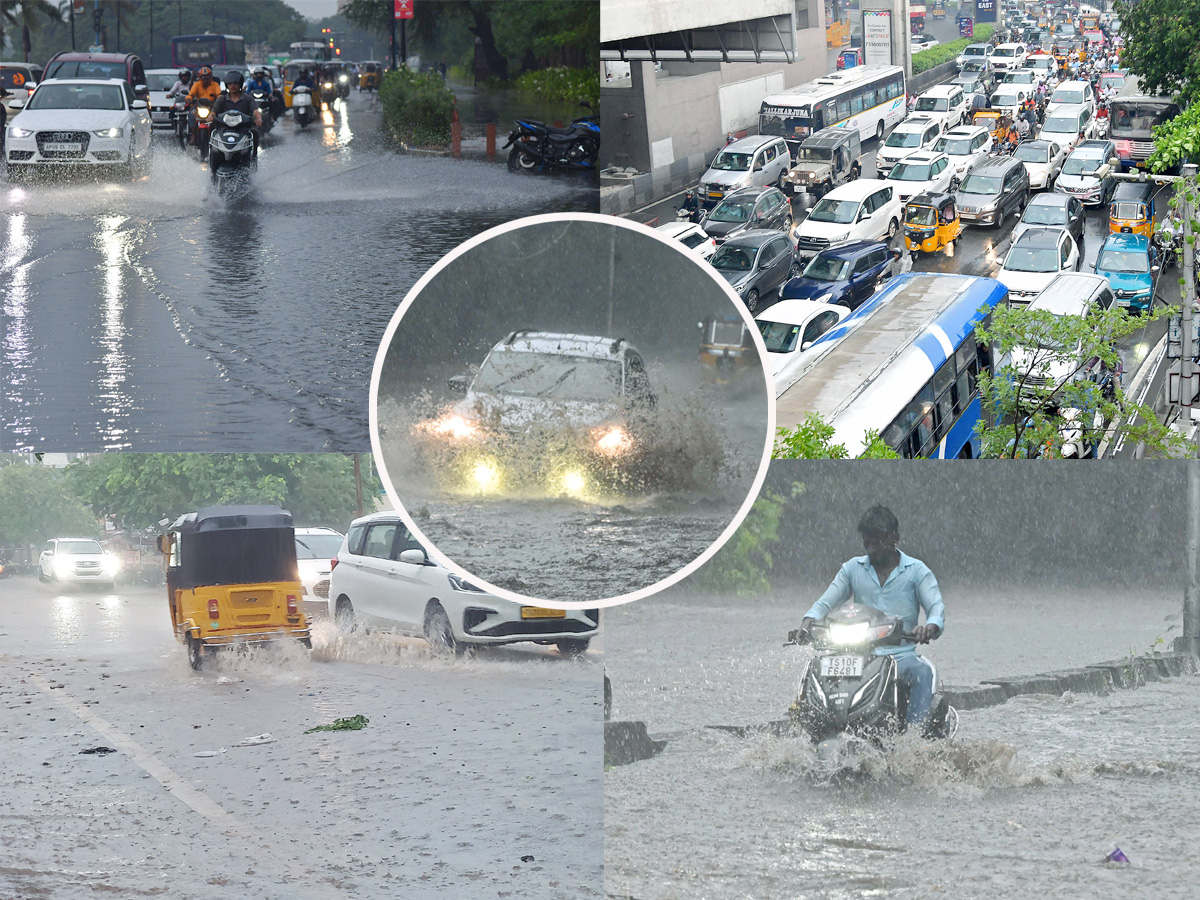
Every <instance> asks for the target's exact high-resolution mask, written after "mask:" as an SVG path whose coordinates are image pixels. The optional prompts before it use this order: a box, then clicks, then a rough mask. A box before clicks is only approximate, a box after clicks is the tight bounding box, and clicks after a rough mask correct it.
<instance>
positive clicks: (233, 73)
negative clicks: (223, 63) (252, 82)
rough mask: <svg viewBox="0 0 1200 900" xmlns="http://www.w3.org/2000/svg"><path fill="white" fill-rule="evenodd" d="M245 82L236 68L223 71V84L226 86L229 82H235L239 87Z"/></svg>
mask: <svg viewBox="0 0 1200 900" xmlns="http://www.w3.org/2000/svg"><path fill="white" fill-rule="evenodd" d="M245 83H246V78H245V76H243V75H242V73H241V72H239V71H238V70H237V69H230V70H229V71H228V72H226V73H225V85H226V87H228V86H229V85H231V84H237V85H238V86H239V87H240V86H241V85H243V84H245Z"/></svg>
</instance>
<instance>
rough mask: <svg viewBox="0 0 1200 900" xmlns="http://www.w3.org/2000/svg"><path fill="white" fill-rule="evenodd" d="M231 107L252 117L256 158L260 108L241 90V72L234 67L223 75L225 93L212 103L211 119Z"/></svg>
mask: <svg viewBox="0 0 1200 900" xmlns="http://www.w3.org/2000/svg"><path fill="white" fill-rule="evenodd" d="M231 109H236V110H238V111H239V112H244V113H245V114H246V115H248V116H250V117H251V118H253V119H254V126H255V128H254V157H255V159H257V158H258V130H259V129H260V128H262V110H260V109H259V108H258V107H257V106H255V105H254V101H253V100H251V99H250V96H249V95H248V94H246V93H245V92H244V91H243V90H242V73H241V72H238V71H237V70H236V69H235V70H232V71H230V72H228V73H227V74H226V75H225V93H224V94H221V96H220V97H218V98H217V102H216V103H214V104H213V119H214V121H215V120H217V119H219V117H220V115H221V113H223V112H227V111H229V110H231Z"/></svg>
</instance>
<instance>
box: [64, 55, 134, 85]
mask: <svg viewBox="0 0 1200 900" xmlns="http://www.w3.org/2000/svg"><path fill="white" fill-rule="evenodd" d="M51 78H59V79H62V78H120V79H121V80H122V81H124V80H125V63H123V62H98V61H96V60H91V59H79V60H75V59H70V60H63V61H61V62H56V63H55V64H54V65H53V66H51V67H50V68H49V69H47V70H46V80H47V81H49V80H50V79H51Z"/></svg>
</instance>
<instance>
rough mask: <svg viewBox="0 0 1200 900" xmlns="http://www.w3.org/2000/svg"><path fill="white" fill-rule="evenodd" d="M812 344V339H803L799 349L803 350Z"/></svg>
mask: <svg viewBox="0 0 1200 900" xmlns="http://www.w3.org/2000/svg"><path fill="white" fill-rule="evenodd" d="M812 345H813V342H812V341H805V342H804V343H803V344H801V345H800V349H801V351H804V350H807V349H808V348H809V347H811V346H812Z"/></svg>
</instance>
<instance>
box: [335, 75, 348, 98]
mask: <svg viewBox="0 0 1200 900" xmlns="http://www.w3.org/2000/svg"><path fill="white" fill-rule="evenodd" d="M337 95H338V97H340V98H341V99H342V100H349V99H350V73H349V72H338V76H337Z"/></svg>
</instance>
